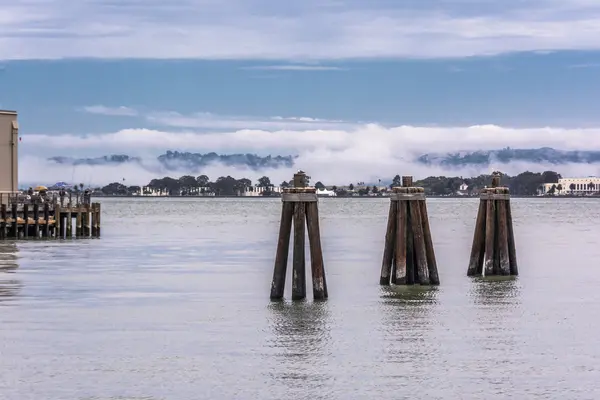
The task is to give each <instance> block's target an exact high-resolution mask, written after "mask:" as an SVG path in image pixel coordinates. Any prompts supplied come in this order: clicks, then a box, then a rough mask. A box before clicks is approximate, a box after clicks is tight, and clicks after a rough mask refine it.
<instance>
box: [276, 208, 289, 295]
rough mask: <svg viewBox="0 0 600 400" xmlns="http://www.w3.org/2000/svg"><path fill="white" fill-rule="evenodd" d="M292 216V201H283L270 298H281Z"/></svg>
mask: <svg viewBox="0 0 600 400" xmlns="http://www.w3.org/2000/svg"><path fill="white" fill-rule="evenodd" d="M293 216H294V203H291V202H284V203H283V206H282V207H281V221H280V223H279V224H280V225H279V240H278V241H277V253H276V254H275V267H274V268H273V283H272V284H271V299H273V300H277V299H281V298H283V291H284V288H285V276H286V272H287V262H288V253H289V248H290V235H291V230H292V219H293Z"/></svg>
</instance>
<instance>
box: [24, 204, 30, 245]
mask: <svg viewBox="0 0 600 400" xmlns="http://www.w3.org/2000/svg"><path fill="white" fill-rule="evenodd" d="M23 237H24V238H26V239H27V238H28V237H29V204H23Z"/></svg>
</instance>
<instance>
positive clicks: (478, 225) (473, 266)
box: [467, 192, 487, 276]
mask: <svg viewBox="0 0 600 400" xmlns="http://www.w3.org/2000/svg"><path fill="white" fill-rule="evenodd" d="M482 193H483V192H482ZM486 213H487V200H485V199H484V198H481V200H479V210H478V211H477V221H476V222H475V233H474V234H473V244H472V246H471V259H470V261H469V269H468V270H467V275H468V276H475V275H481V274H482V270H483V256H484V254H485V220H486Z"/></svg>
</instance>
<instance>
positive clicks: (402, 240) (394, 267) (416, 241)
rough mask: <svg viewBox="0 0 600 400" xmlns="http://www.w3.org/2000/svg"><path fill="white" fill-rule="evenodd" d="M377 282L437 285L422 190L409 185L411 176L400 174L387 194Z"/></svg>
mask: <svg viewBox="0 0 600 400" xmlns="http://www.w3.org/2000/svg"><path fill="white" fill-rule="evenodd" d="M379 283H380V284H381V285H389V284H390V283H392V284H396V285H413V284H415V283H418V284H420V285H439V284H440V278H439V274H438V269H437V262H436V259H435V252H434V248H433V240H432V238H431V229H430V227H429V217H428V214H427V204H426V198H425V191H424V189H423V188H420V187H413V186H412V176H404V177H402V187H395V188H393V193H392V195H391V196H390V211H389V215H388V223H387V230H386V236H385V245H384V250H383V260H382V264H381V275H380V279H379Z"/></svg>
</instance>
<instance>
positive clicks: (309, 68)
mask: <svg viewBox="0 0 600 400" xmlns="http://www.w3.org/2000/svg"><path fill="white" fill-rule="evenodd" d="M242 69H258V70H267V71H344V70H346V68H341V67H332V66H326V65H257V66H252V67H242Z"/></svg>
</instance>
